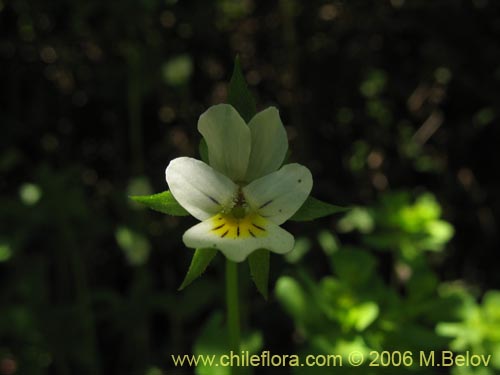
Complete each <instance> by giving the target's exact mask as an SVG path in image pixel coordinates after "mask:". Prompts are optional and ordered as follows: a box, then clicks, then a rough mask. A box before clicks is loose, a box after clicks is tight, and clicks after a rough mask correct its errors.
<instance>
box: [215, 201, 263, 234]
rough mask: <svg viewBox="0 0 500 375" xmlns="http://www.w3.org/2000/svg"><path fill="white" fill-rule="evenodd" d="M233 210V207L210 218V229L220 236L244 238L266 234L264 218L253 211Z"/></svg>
mask: <svg viewBox="0 0 500 375" xmlns="http://www.w3.org/2000/svg"><path fill="white" fill-rule="evenodd" d="M236 208H237V207H236ZM233 211H235V208H233V209H232V210H231V212H229V213H220V214H217V215H215V216H214V217H213V218H212V219H211V220H212V223H213V229H212V231H213V232H214V233H215V234H216V235H218V236H219V237H220V238H230V239H245V238H249V237H265V236H267V230H266V223H267V220H266V219H265V218H263V217H262V216H260V215H259V214H257V213H255V212H245V211H244V210H236V211H235V212H233Z"/></svg>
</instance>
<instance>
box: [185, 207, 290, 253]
mask: <svg viewBox="0 0 500 375" xmlns="http://www.w3.org/2000/svg"><path fill="white" fill-rule="evenodd" d="M248 220H250V221H248ZM253 224H255V226H253ZM183 241H184V244H185V245H186V246H187V247H191V248H208V247H209V248H216V249H218V250H220V251H221V252H222V253H223V254H224V255H225V256H226V257H227V258H228V259H230V260H232V261H233V262H242V261H244V260H245V259H246V258H247V257H248V255H250V254H251V253H252V252H254V251H255V250H258V249H268V250H270V251H272V252H275V253H279V254H285V253H287V252H289V251H291V250H292V249H293V245H294V242H295V241H294V238H293V236H292V235H291V234H290V233H288V232H287V231H286V230H284V229H282V228H280V227H279V226H278V225H276V224H274V223H273V222H272V221H270V220H266V219H265V218H262V217H259V216H256V217H253V218H247V219H243V220H242V221H238V222H237V221H234V219H233V220H229V222H228V221H226V220H225V218H224V216H223V215H216V216H214V217H211V218H210V219H207V220H205V221H202V222H201V223H199V224H197V225H195V226H194V227H191V228H189V229H188V230H187V231H186V232H185V233H184V236H183Z"/></svg>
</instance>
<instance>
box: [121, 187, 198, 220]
mask: <svg viewBox="0 0 500 375" xmlns="http://www.w3.org/2000/svg"><path fill="white" fill-rule="evenodd" d="M130 199H132V200H133V201H136V202H138V203H141V204H143V205H145V206H146V207H148V208H150V209H152V210H155V211H158V212H162V213H164V214H167V215H172V216H189V212H187V211H186V210H185V209H184V207H182V206H181V205H180V204H179V202H177V201H176V200H175V198H174V196H173V195H172V193H171V192H170V191H169V190H167V191H164V192H162V193H158V194H153V195H135V196H131V197H130Z"/></svg>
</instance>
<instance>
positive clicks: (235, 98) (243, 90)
mask: <svg viewBox="0 0 500 375" xmlns="http://www.w3.org/2000/svg"><path fill="white" fill-rule="evenodd" d="M227 102H228V103H229V104H231V105H232V106H233V107H234V108H236V110H237V111H238V112H239V114H240V115H241V117H242V118H243V120H245V121H246V122H249V121H250V120H251V119H252V117H253V116H254V115H255V113H256V112H257V109H256V107H255V99H254V98H253V96H252V94H251V93H250V91H249V90H248V86H247V83H246V81H245V77H243V73H242V71H241V66H240V59H239V57H238V56H236V59H235V60H234V70H233V75H232V77H231V80H230V81H229V88H228V94H227Z"/></svg>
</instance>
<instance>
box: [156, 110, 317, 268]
mask: <svg viewBox="0 0 500 375" xmlns="http://www.w3.org/2000/svg"><path fill="white" fill-rule="evenodd" d="M198 130H199V131H200V133H201V134H202V136H203V138H204V139H205V141H206V144H207V147H208V161H209V164H206V163H204V162H203V161H200V160H196V159H193V158H189V157H180V158H177V159H174V160H172V161H171V162H170V164H169V165H168V167H167V169H166V179H167V183H168V185H169V188H170V191H171V193H172V195H173V196H174V197H175V199H176V200H177V201H178V202H179V204H180V205H181V206H182V207H184V208H185V209H186V211H188V212H189V213H190V214H191V215H192V216H194V217H195V218H196V219H198V220H200V221H201V222H200V223H198V224H197V225H195V226H193V227H191V228H190V229H188V230H187V231H186V232H185V233H184V236H183V241H184V244H185V245H186V246H187V247H190V248H215V249H218V250H220V251H221V252H222V253H223V254H224V255H225V256H226V257H227V258H228V259H230V260H232V261H234V262H241V261H243V260H245V259H246V258H247V257H248V255H249V254H251V253H252V252H253V251H255V250H258V249H267V250H270V251H272V252H275V253H278V254H284V253H287V252H289V251H291V250H292V248H293V245H294V238H293V236H292V235H291V234H290V233H289V232H287V231H286V230H284V229H283V228H281V227H280V225H281V224H283V223H284V222H285V221H286V220H288V219H289V218H290V217H291V216H292V215H293V214H294V213H295V212H296V211H297V210H298V209H299V208H300V207H301V206H302V204H303V203H304V201H305V200H306V199H307V197H308V196H309V193H310V192H311V189H312V184H313V182H312V176H311V172H310V171H309V170H308V169H307V168H306V167H304V166H302V165H300V164H286V165H284V166H282V164H283V161H284V159H285V156H286V153H287V150H288V140H287V135H286V131H285V128H284V126H283V124H282V122H281V119H280V117H279V113H278V110H277V109H276V108H274V107H271V108H267V109H265V110H263V111H262V112H259V113H257V114H256V115H255V116H254V117H253V118H252V119H251V120H250V122H249V123H248V124H247V123H246V122H245V121H244V120H243V119H242V118H241V116H240V115H239V113H238V112H237V111H236V109H234V108H233V107H232V106H231V105H228V104H219V105H216V106H213V107H210V108H209V109H208V110H207V111H206V112H205V113H203V114H202V115H201V116H200V119H199V121H198Z"/></svg>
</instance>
